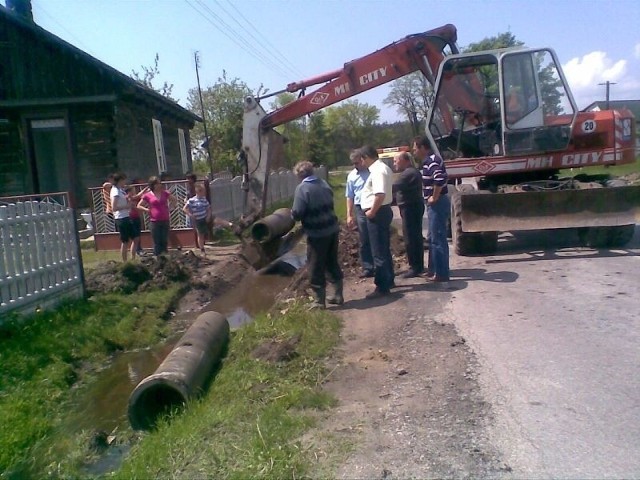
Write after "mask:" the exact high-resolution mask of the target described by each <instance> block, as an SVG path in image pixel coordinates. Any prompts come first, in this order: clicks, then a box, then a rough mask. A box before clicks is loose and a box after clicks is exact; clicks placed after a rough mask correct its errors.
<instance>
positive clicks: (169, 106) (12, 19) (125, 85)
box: [0, 5, 202, 124]
mask: <svg viewBox="0 0 640 480" xmlns="http://www.w3.org/2000/svg"><path fill="white" fill-rule="evenodd" d="M0 21H2V22H7V23H9V24H12V25H14V26H16V27H17V28H20V29H22V30H24V31H26V32H28V34H29V35H33V36H34V37H36V38H38V39H39V40H40V41H42V42H45V43H48V44H50V45H53V46H55V47H57V48H60V49H62V50H66V51H68V52H70V53H73V55H74V56H75V57H76V58H78V59H79V61H81V62H84V63H85V64H86V65H88V66H89V67H90V68H95V69H97V70H99V71H100V73H102V74H104V75H109V76H110V77H111V78H112V80H113V81H114V83H116V84H118V85H121V88H122V90H121V92H120V94H121V95H122V96H129V95H131V96H133V97H134V98H138V99H139V100H142V101H145V102H148V103H151V104H152V105H156V106H158V107H159V108H162V109H163V110H165V111H166V112H168V113H169V114H171V115H173V116H175V117H177V118H180V119H182V120H184V121H187V122H189V123H191V124H193V123H195V122H201V121H202V119H201V118H200V117H199V116H198V115H195V114H194V113H192V112H190V111H189V110H187V109H186V108H184V107H182V106H181V105H179V104H178V103H176V102H174V101H173V100H171V99H168V98H166V97H164V96H162V95H161V94H159V93H158V92H156V91H154V90H152V89H150V88H147V87H145V86H144V85H142V84H141V83H139V82H137V81H136V80H134V79H133V78H131V77H129V76H128V75H125V74H124V73H121V72H119V71H118V70H116V69H115V68H113V67H110V66H109V65H107V64H106V63H104V62H101V61H100V60H98V59H97V58H95V57H92V56H91V55H89V54H88V53H86V52H84V51H82V50H80V49H79V48H77V47H75V46H73V45H71V44H70V43H68V42H66V41H64V40H62V39H61V38H59V37H57V36H56V35H54V34H52V33H51V32H49V31H47V30H45V29H43V28H42V27H39V26H38V25H36V24H35V23H34V22H31V21H29V20H27V19H25V18H21V17H20V16H19V15H16V14H14V13H12V12H10V11H9V10H8V9H7V8H6V7H3V6H2V5H0ZM76 100H77V99H76ZM3 103H6V102H3Z"/></svg>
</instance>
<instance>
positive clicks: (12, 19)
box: [0, 0, 201, 207]
mask: <svg viewBox="0 0 640 480" xmlns="http://www.w3.org/2000/svg"><path fill="white" fill-rule="evenodd" d="M6 5H7V6H6V7H3V6H1V5H0V196H11V195H26V194H40V193H49V192H61V191H68V192H69V195H70V202H71V204H72V206H74V207H88V206H90V205H91V199H90V198H89V197H90V195H89V191H88V189H89V188H90V187H95V186H98V185H101V184H102V183H103V182H104V179H105V178H106V176H107V175H108V174H109V173H112V172H116V171H120V172H124V173H125V174H126V175H127V176H128V178H129V179H134V178H138V179H145V180H146V179H147V178H148V177H149V176H150V175H157V174H159V173H160V172H167V173H168V174H169V175H170V176H171V177H172V178H181V177H183V175H184V173H185V172H186V171H188V170H191V162H192V160H191V151H190V139H189V132H190V130H191V129H192V128H193V126H194V124H195V122H196V121H201V120H200V118H199V117H198V116H197V115H195V114H193V113H191V112H190V111H188V110H186V109H185V108H183V107H181V106H180V105H178V104H177V103H175V102H173V101H172V100H169V99H167V98H165V97H163V96H162V95H160V94H158V93H157V92H155V91H153V90H151V89H149V88H146V87H144V86H143V85H141V84H140V83H138V82H136V81H135V80H133V79H132V78H130V77H129V76H127V75H125V74H123V73H121V72H119V71H117V70H115V69H114V68H112V67H110V66H108V65H106V64H104V63H103V62H101V61H100V60H97V59H96V58H94V57H92V56H91V55H88V54H87V53H85V52H83V51H82V50H80V49H78V48H76V47H74V46H73V45H71V44H69V43H67V42H65V41H64V40H62V39H60V38H58V37H56V36H55V35H53V34H51V33H50V32H48V31H46V30H44V29H42V28H41V27H39V26H38V25H36V24H35V23H34V21H33V15H32V13H31V2H30V0H6Z"/></svg>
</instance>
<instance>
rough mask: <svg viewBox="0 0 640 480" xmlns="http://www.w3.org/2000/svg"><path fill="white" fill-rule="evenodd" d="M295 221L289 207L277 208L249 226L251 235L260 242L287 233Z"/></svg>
mask: <svg viewBox="0 0 640 480" xmlns="http://www.w3.org/2000/svg"><path fill="white" fill-rule="evenodd" d="M295 224H296V222H295V221H294V220H293V217H292V216H291V209H290V208H279V209H278V210H276V211H275V212H273V213H272V214H271V215H267V216H266V217H264V218H263V219H261V220H258V221H257V222H256V223H254V224H253V226H252V227H251V237H252V238H253V239H254V240H256V241H257V242H260V243H266V242H269V241H271V240H274V239H276V238H280V237H282V236H284V235H285V234H287V233H288V232H289V231H290V230H291V229H292V228H293V226H294V225H295Z"/></svg>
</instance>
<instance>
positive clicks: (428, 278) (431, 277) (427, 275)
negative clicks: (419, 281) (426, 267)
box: [425, 272, 436, 280]
mask: <svg viewBox="0 0 640 480" xmlns="http://www.w3.org/2000/svg"><path fill="white" fill-rule="evenodd" d="M435 276H436V274H435V273H433V272H427V273H426V274H425V277H426V278H427V280H433V277H435Z"/></svg>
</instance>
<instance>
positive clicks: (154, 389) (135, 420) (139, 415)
mask: <svg viewBox="0 0 640 480" xmlns="http://www.w3.org/2000/svg"><path fill="white" fill-rule="evenodd" d="M134 393H135V392H134ZM186 402H187V399H186V398H185V397H184V396H183V395H182V393H181V392H180V391H178V390H177V389H176V388H174V387H173V386H171V385H167V384H164V383H155V384H153V385H149V386H148V387H146V388H142V389H141V391H140V393H139V394H138V395H137V396H136V397H135V398H132V399H131V404H130V405H129V421H130V422H131V426H132V427H133V428H134V430H148V429H151V428H153V427H154V426H155V424H156V422H157V421H158V419H159V418H160V417H161V416H162V415H166V414H167V413H169V412H171V410H173V409H175V408H179V407H182V406H183V405H184V404H185V403H186Z"/></svg>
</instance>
